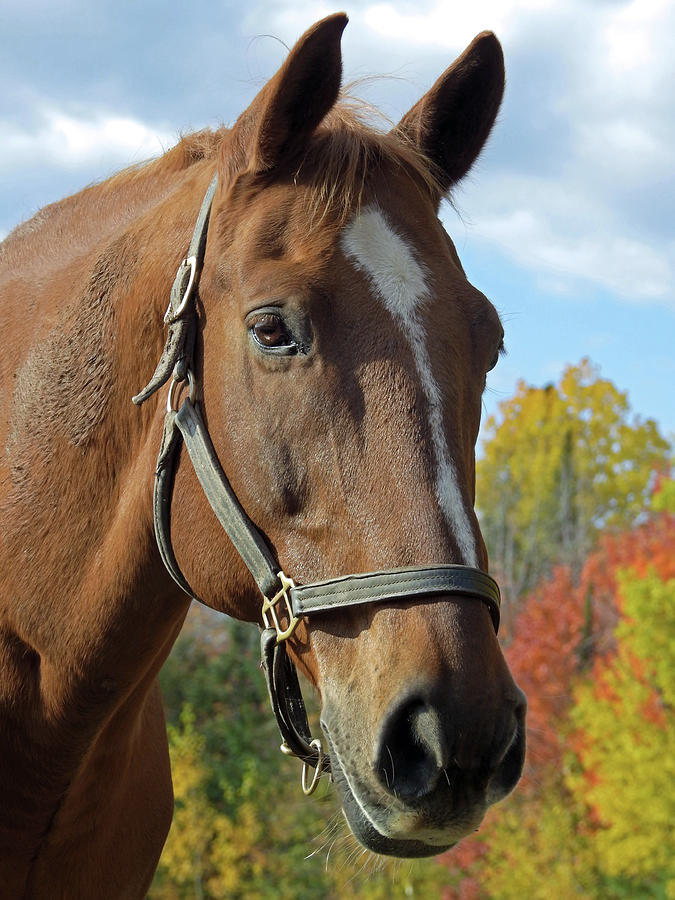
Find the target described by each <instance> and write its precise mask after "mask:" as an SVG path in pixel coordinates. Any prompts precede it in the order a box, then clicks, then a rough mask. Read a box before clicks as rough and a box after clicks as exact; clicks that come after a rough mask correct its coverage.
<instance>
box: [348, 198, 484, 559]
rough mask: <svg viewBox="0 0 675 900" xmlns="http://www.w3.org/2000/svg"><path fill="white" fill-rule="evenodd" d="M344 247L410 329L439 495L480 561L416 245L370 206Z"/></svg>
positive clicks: (466, 548) (465, 547) (464, 550)
mask: <svg viewBox="0 0 675 900" xmlns="http://www.w3.org/2000/svg"><path fill="white" fill-rule="evenodd" d="M342 249H343V251H344V253H345V255H346V256H347V257H348V258H349V259H350V260H351V261H352V263H353V264H354V266H355V267H356V268H357V269H359V270H360V271H362V272H364V273H365V274H366V275H367V276H368V279H369V280H370V282H371V283H372V285H373V288H374V289H375V294H376V295H377V297H378V299H380V300H381V301H382V302H383V303H384V305H385V306H386V308H387V309H388V310H389V312H390V313H391V315H392V316H393V318H394V321H396V322H397V323H398V325H399V326H400V327H401V329H402V331H403V332H404V333H405V335H406V337H407V339H408V342H409V343H410V347H411V349H412V353H413V358H414V360H415V365H416V367H417V372H418V374H419V377H420V382H421V384H422V390H423V391H424V395H425V397H426V399H427V404H428V407H429V430H430V432H431V440H432V442H433V447H434V453H435V456H436V496H437V498H438V502H439V504H440V507H441V510H442V512H443V515H444V516H445V519H446V521H447V522H448V524H449V525H450V527H451V529H452V531H453V534H454V535H455V539H456V541H457V544H458V546H459V551H460V553H461V556H462V561H463V562H464V563H465V564H466V565H470V566H476V565H478V559H477V554H476V545H475V541H474V536H473V531H472V529H471V524H470V522H469V518H468V516H467V513H466V508H465V506H464V503H463V501H462V494H461V491H460V489H459V482H458V478H457V470H456V468H455V464H454V462H453V460H452V458H451V456H450V451H449V450H448V443H447V441H446V439H445V429H444V427H443V398H442V396H441V392H440V390H439V387H438V383H437V381H436V379H435V378H434V375H433V372H432V370H431V359H430V358H429V351H428V350H427V345H426V333H425V329H424V323H423V322H422V319H421V317H420V309H421V308H422V306H423V305H424V303H425V302H426V301H427V300H428V299H429V297H430V294H429V289H428V287H427V282H426V276H425V272H424V269H423V268H422V266H420V264H419V263H418V262H417V260H416V259H415V256H414V254H413V251H412V249H411V247H410V246H409V245H408V244H407V243H406V241H404V240H403V238H401V237H400V235H398V234H396V232H395V231H393V230H392V228H391V227H390V226H389V224H388V222H387V220H386V219H385V217H384V215H383V214H382V212H381V211H380V210H378V209H376V208H374V207H368V208H366V209H364V210H363V211H362V212H361V213H360V214H359V215H358V216H357V217H356V218H355V219H354V221H353V222H351V223H350V224H349V225H348V226H347V228H345V230H344V233H343V235H342Z"/></svg>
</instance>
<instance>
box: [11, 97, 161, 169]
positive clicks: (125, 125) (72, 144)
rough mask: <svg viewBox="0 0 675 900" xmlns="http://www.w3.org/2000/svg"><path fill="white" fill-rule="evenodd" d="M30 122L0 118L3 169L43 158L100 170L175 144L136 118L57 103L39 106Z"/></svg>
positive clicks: (58, 165)
mask: <svg viewBox="0 0 675 900" xmlns="http://www.w3.org/2000/svg"><path fill="white" fill-rule="evenodd" d="M35 118H36V120H37V122H36V124H35V126H33V127H30V128H29V127H28V126H27V125H23V126H21V125H17V124H16V123H15V122H10V121H4V122H0V131H2V134H3V140H2V142H0V166H1V167H2V169H3V170H4V171H11V170H14V169H20V168H23V167H25V166H27V165H31V164H36V163H43V164H44V165H48V166H49V167H56V168H63V169H72V170H74V169H78V168H80V167H83V166H88V165H91V164H95V165H100V166H101V168H102V169H105V168H108V167H110V166H119V165H128V164H130V163H133V162H139V161H141V160H143V159H147V158H148V157H151V156H157V155H158V154H160V153H163V152H164V151H165V150H166V149H168V147H169V146H171V144H173V143H175V140H176V136H175V135H171V134H170V133H169V132H168V131H159V130H157V129H154V128H152V127H150V126H148V125H146V124H144V123H143V122H140V121H138V120H137V119H133V118H129V117H123V116H114V115H107V114H105V113H98V112H97V113H92V114H89V115H79V116H76V115H71V114H69V113H66V112H64V111H62V110H60V109H58V108H53V107H47V106H43V107H41V108H39V109H38V111H37V113H36V115H35Z"/></svg>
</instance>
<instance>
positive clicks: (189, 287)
mask: <svg viewBox="0 0 675 900" xmlns="http://www.w3.org/2000/svg"><path fill="white" fill-rule="evenodd" d="M216 185H217V176H215V177H214V178H213V180H212V181H211V184H210V185H209V188H208V190H207V192H206V195H205V197H204V200H203V202H202V206H201V209H200V211H199V215H198V217H197V222H196V225H195V228H194V233H193V235H192V240H191V242H190V248H189V250H188V255H187V257H186V258H185V259H184V260H183V262H182V263H181V264H180V266H179V268H178V273H177V274H176V278H175V281H174V284H173V287H172V289H171V298H170V301H169V307H168V309H167V311H166V315H165V317H164V321H165V323H167V324H168V326H169V330H168V335H167V339H166V344H165V346H164V351H163V353H162V356H161V358H160V361H159V363H158V364H157V368H156V370H155V373H154V375H153V376H152V378H151V380H150V382H149V383H148V385H147V386H146V387H145V388H144V389H143V390H142V391H141V392H140V393H139V394H137V395H136V396H135V397H134V398H133V402H134V403H136V404H141V403H143V402H144V401H145V400H147V398H148V397H150V396H151V395H152V394H153V393H154V392H155V391H156V390H158V389H159V388H160V387H161V386H162V385H163V384H165V383H166V382H167V381H168V380H169V378H170V377H171V378H172V382H171V387H170V389H169V396H168V399H167V411H166V416H165V420H164V432H163V435H162V443H161V446H160V451H159V456H158V458H157V466H156V469H155V485H154V498H153V506H154V523H155V536H156V539H157V546H158V548H159V552H160V555H161V557H162V560H163V562H164V565H165V566H166V568H167V570H168V572H169V574H170V575H171V577H172V578H173V579H174V581H175V582H176V584H178V585H179V587H180V588H182V590H183V591H185V593H186V594H188V595H189V596H190V597H193V598H194V597H195V593H194V591H193V590H192V588H191V587H190V585H189V584H188V582H187V580H186V579H185V576H184V575H183V573H182V572H181V570H180V567H179V565H178V563H177V561H176V557H175V555H174V552H173V548H172V545H171V525H170V510H171V493H172V487H173V472H174V467H175V461H176V458H177V454H178V453H179V448H180V444H181V442H182V443H183V444H185V448H186V449H187V452H188V454H189V457H190V460H191V462H192V464H193V466H194V469H195V472H196V474H197V478H198V479H199V482H200V484H201V486H202V489H203V490H204V493H205V494H206V497H207V499H208V501H209V504H210V505H211V508H212V509H213V511H214V513H215V514H216V516H217V518H218V520H219V522H220V524H221V525H222V526H223V528H224V529H225V531H226V533H227V535H228V537H229V538H230V540H231V541H232V543H233V545H234V547H235V549H236V550H237V552H238V553H239V555H240V556H241V558H242V560H243V561H244V563H245V564H246V566H247V568H248V570H249V571H250V573H251V575H252V576H253V578H254V579H255V581H256V583H257V585H258V587H259V589H260V592H261V594H262V597H263V602H262V609H261V615H262V620H263V623H264V626H265V627H264V629H263V632H262V636H261V650H262V666H263V669H264V671H265V674H266V678H267V687H268V691H269V695H270V702H271V704H272V710H273V712H274V715H275V717H276V719H277V723H278V725H279V730H280V732H281V736H282V739H283V743H282V745H281V749H282V751H283V752H284V753H287V754H290V755H293V756H297V757H299V758H300V759H301V760H302V761H303V764H304V765H303V772H302V786H303V790H304V791H305V793H307V794H309V793H311V792H312V791H313V790H314V788H315V787H316V784H317V782H318V779H319V776H320V775H321V772H322V771H330V764H329V761H328V757H327V756H326V755H325V754H324V752H323V749H322V746H321V742H320V741H319V740H318V739H312V737H311V733H310V729H309V725H308V722H307V715H306V712H305V706H304V702H303V699H302V694H301V691H300V686H299V683H298V677H297V673H296V671H295V666H294V665H293V663H292V662H291V660H290V658H289V656H288V654H287V653H286V647H285V641H286V640H287V639H288V638H289V637H290V636H291V635H292V634H293V631H294V630H295V627H296V625H297V623H298V621H299V620H300V618H302V617H309V618H311V616H313V615H316V614H321V613H329V612H332V611H334V610H336V609H343V608H344V607H348V606H356V605H361V604H365V603H381V602H389V603H391V602H394V601H401V600H406V601H409V600H415V599H418V598H420V597H425V598H436V599H441V598H443V597H446V596H448V595H452V596H456V595H459V596H461V597H471V598H475V599H477V600H480V601H482V602H483V603H485V604H486V605H487V607H488V609H489V611H490V616H491V617H492V623H493V625H494V629H495V632H497V630H498V628H499V606H500V594H499V587H498V585H497V583H496V582H495V581H494V579H493V578H491V576H490V575H488V574H487V573H485V572H482V571H481V570H480V569H475V568H472V567H471V566H461V565H454V564H447V565H428V566H421V567H410V568H400V569H391V570H389V571H382V572H367V573H363V574H357V575H344V576H340V577H338V578H331V579H328V580H325V581H315V582H313V583H311V584H303V585H296V584H295V583H294V582H293V580H292V579H291V578H289V577H288V576H287V575H286V574H285V573H284V572H283V570H282V569H281V567H280V566H279V563H278V562H277V560H276V558H275V556H274V553H273V551H272V550H271V549H270V547H269V545H268V544H267V542H266V540H265V539H264V537H263V536H262V535H261V533H260V532H259V531H258V529H257V528H256V526H255V525H254V524H253V522H252V521H251V520H250V519H249V517H248V515H247V514H246V512H245V511H244V509H243V507H242V506H241V504H240V503H239V500H238V499H237V497H236V495H235V493H234V491H233V490H232V488H231V486H230V484H229V482H228V480H227V477H226V475H225V473H224V472H223V470H222V468H221V465H220V462H219V461H218V457H217V454H216V451H215V450H214V448H213V445H212V443H211V439H210V437H209V433H208V431H207V428H206V425H205V424H204V420H203V418H202V415H201V412H200V409H199V405H198V403H197V402H196V397H197V383H196V380H195V376H194V374H193V369H192V359H193V351H194V341H195V334H196V330H197V312H196V307H195V290H196V288H197V285H198V282H199V274H200V272H201V268H202V263H203V259H204V254H205V251H206V236H207V231H208V223H209V215H210V211H211V205H212V202H213V196H214V193H215V189H216ZM186 380H187V382H188V385H189V396H187V397H186V398H185V399H184V400H183V402H182V404H181V406H180V408H179V409H177V410H176V409H174V408H173V397H174V393H175V389H176V387H177V386H178V385H179V384H181V383H182V382H185V381H186ZM308 767H312V768H314V770H315V771H314V775H313V776H312V777H311V779H310V783H309V784H308V783H307V780H308V771H309V769H308Z"/></svg>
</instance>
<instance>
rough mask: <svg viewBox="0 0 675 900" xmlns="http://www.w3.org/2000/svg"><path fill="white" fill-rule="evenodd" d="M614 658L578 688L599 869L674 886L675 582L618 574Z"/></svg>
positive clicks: (583, 785)
mask: <svg viewBox="0 0 675 900" xmlns="http://www.w3.org/2000/svg"><path fill="white" fill-rule="evenodd" d="M622 595H623V599H624V612H625V616H624V618H623V620H622V622H621V623H620V625H619V627H618V628H617V632H616V634H617V638H619V643H618V647H617V652H616V655H615V656H613V657H612V658H611V659H610V660H609V662H607V663H605V664H604V665H602V666H600V665H598V666H596V671H595V677H594V680H593V682H591V683H587V684H585V685H583V686H582V687H581V688H580V689H579V690H578V692H577V705H576V707H575V710H574V711H573V719H574V722H575V724H576V725H577V727H578V728H579V729H580V748H579V759H580V761H581V764H582V767H583V773H582V774H581V775H575V776H574V777H570V779H569V784H570V787H572V788H573V789H576V790H582V791H583V793H584V795H585V799H586V802H587V803H588V804H589V805H590V806H591V808H592V809H593V811H594V813H595V816H596V818H597V821H598V823H599V827H598V829H597V833H596V835H595V846H596V850H597V853H598V858H599V861H600V864H601V866H602V868H603V870H604V871H605V872H606V873H607V874H608V875H612V876H616V877H625V878H630V879H645V880H649V879H651V878H653V877H654V876H655V875H658V874H660V875H661V877H662V880H663V881H665V883H666V884H667V885H668V890H669V891H670V893H671V894H672V893H673V892H674V891H675V864H674V861H673V858H674V849H675V788H674V785H675V708H674V706H673V701H674V700H675V579H673V580H670V581H667V582H663V581H661V580H659V578H658V577H657V576H656V574H654V573H652V574H650V575H649V576H648V577H647V578H643V579H640V578H636V577H635V576H628V575H626V576H624V577H623V579H622Z"/></svg>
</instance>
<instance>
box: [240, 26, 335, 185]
mask: <svg viewBox="0 0 675 900" xmlns="http://www.w3.org/2000/svg"><path fill="white" fill-rule="evenodd" d="M347 21H348V20H347V16H346V15H345V14H344V13H336V14H335V15H332V16H328V17H327V18H325V19H322V20H321V21H320V22H317V23H316V24H315V25H313V26H312V27H311V28H310V29H309V30H308V31H306V32H305V34H303V36H302V37H301V38H300V40H299V41H298V42H297V43H296V44H295V46H294V47H293V49H292V50H291V52H290V53H289V55H288V57H287V59H286V61H285V62H284V64H283V65H282V67H281V68H280V69H279V71H278V72H277V73H276V75H274V76H273V78H271V79H270V80H269V81H268V82H267V84H266V85H265V87H264V88H263V89H262V90H261V91H260V93H259V94H258V95H257V96H256V98H255V99H254V100H253V102H252V103H251V105H250V106H249V107H248V109H247V110H245V112H243V113H242V114H241V116H240V117H239V118H238V119H237V121H236V122H235V124H234V127H233V129H232V132H231V135H230V140H229V141H227V142H226V145H225V146H224V147H223V168H224V170H225V172H224V175H225V180H228V176H229V177H232V176H236V175H237V174H240V173H242V172H245V171H248V172H254V173H256V174H258V173H262V172H266V171H269V170H270V169H273V168H275V167H276V166H278V165H279V164H280V163H281V162H282V161H283V160H284V159H288V158H293V157H294V156H295V155H297V154H298V152H300V151H302V149H304V147H305V145H306V142H307V139H308V138H309V136H310V135H311V134H312V132H313V131H314V129H315V128H316V127H317V125H319V123H320V122H321V120H322V119H323V118H324V116H325V115H326V113H328V111H329V110H330V109H331V107H332V106H333V105H334V104H335V101H336V100H337V98H338V94H339V92H340V83H341V80H342V54H341V52H340V38H341V37H342V32H343V31H344V29H345V26H346V24H347Z"/></svg>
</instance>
